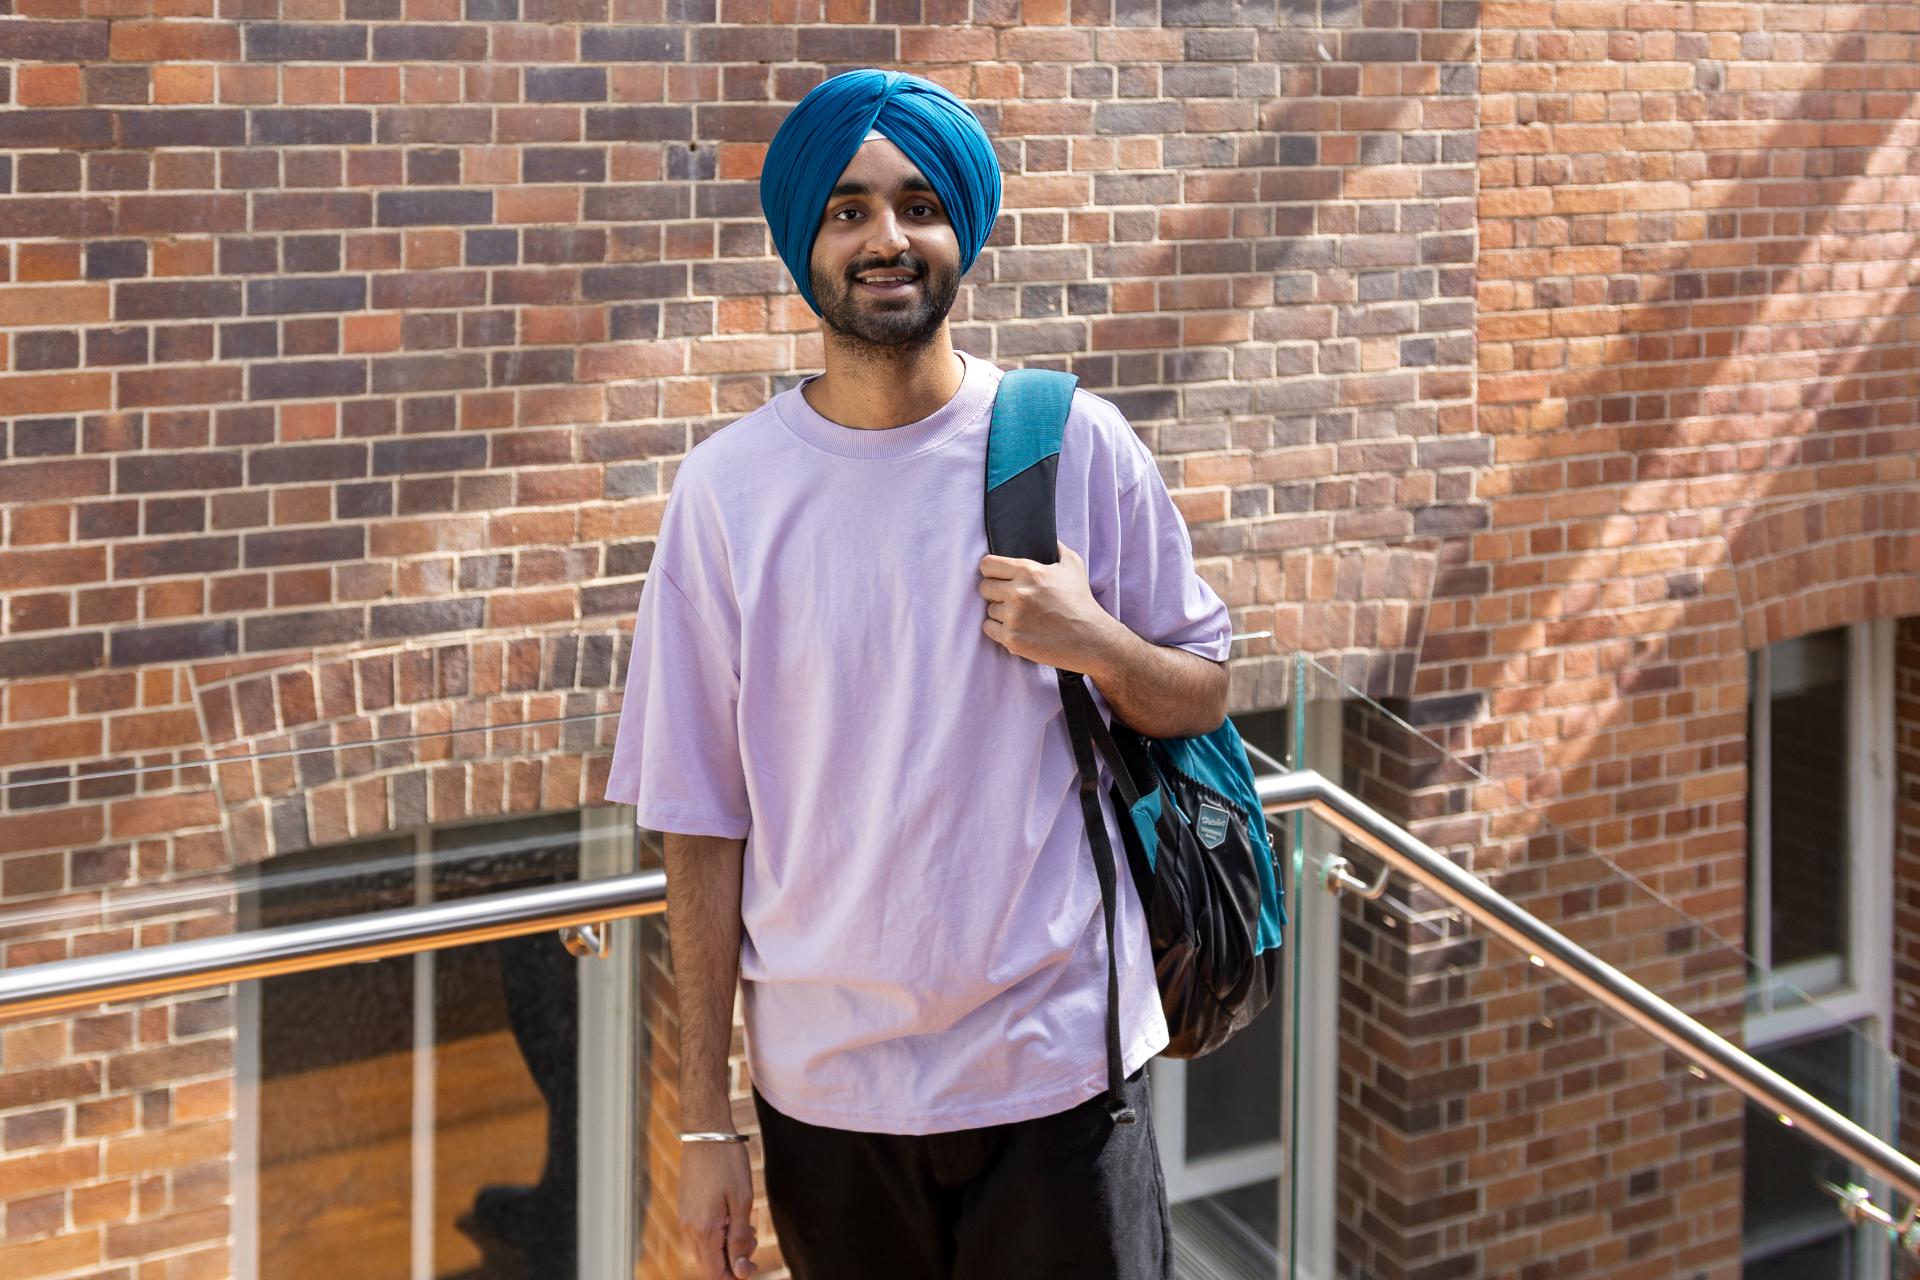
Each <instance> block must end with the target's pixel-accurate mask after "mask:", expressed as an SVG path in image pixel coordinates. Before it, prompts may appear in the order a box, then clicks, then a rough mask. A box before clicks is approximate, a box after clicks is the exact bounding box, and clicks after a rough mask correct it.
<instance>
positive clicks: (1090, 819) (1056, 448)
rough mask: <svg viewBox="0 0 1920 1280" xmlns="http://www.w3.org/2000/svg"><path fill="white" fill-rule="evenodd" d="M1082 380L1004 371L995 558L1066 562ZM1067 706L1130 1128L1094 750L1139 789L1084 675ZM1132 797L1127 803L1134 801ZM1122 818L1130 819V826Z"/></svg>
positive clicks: (1113, 1069) (991, 522) (1111, 1057)
mask: <svg viewBox="0 0 1920 1280" xmlns="http://www.w3.org/2000/svg"><path fill="white" fill-rule="evenodd" d="M1079 381H1080V380H1079V379H1078V378H1077V377H1075V376H1074V375H1073V374H1070V373H1059V372H1056V371H1054V370H1051V369H1014V370H1010V371H1009V372H1007V373H1005V374H1002V375H1001V378H1000V387H999V390H998V391H997V392H996V393H995V395H994V401H993V421H992V424H991V426H989V428H988V430H987V511H986V516H987V549H988V550H989V551H991V552H992V553H993V554H994V555H997V556H1014V557H1017V558H1019V559H1022V560H1033V561H1037V562H1038V563H1040V564H1052V563H1053V562H1054V561H1056V560H1058V559H1059V558H1060V553H1059V547H1058V535H1057V533H1056V531H1055V526H1054V518H1053V504H1054V481H1055V479H1056V478H1057V476H1058V473H1059V464H1060V442H1061V440H1062V438H1063V437H1064V436H1065V434H1066V426H1067V415H1068V413H1069V412H1070V411H1071V409H1072V407H1073V391H1074V387H1075V385H1076V384H1077V383H1078V382H1079ZM1058 675H1059V681H1060V700H1061V703H1062V704H1063V705H1064V707H1065V708H1066V717H1067V732H1068V736H1069V737H1070V738H1071V739H1072V741H1073V758H1074V764H1075V766H1076V767H1077V768H1078V770H1079V773H1080V809H1081V813H1082V815H1083V816H1084V818H1085V820H1086V824H1087V840H1088V842H1089V844H1090V845H1091V846H1092V848H1093V865H1094V873H1095V875H1096V877H1097V878H1098V879H1099V881H1100V908H1101V914H1102V915H1103V916H1104V917H1105V921H1106V933H1107V1113H1108V1114H1109V1115H1110V1116H1112V1118H1113V1121H1114V1123H1115V1124H1132V1123H1134V1121H1135V1120H1137V1119H1138V1118H1139V1117H1138V1116H1137V1115H1136V1114H1135V1113H1134V1110H1133V1108H1132V1107H1129V1106H1128V1105H1127V1104H1126V1099H1125V1096H1124V1095H1123V1094H1122V1092H1121V1085H1122V1083H1123V1082H1124V1075H1123V1072H1122V1063H1121V1059H1120V968H1119V960H1118V958H1117V957H1116V956H1115V954H1114V946H1113V933H1114V917H1115V914H1116V913H1117V911H1118V909H1119V885H1118V878H1117V876H1116V873H1115V872H1114V866H1113V863H1114V857H1113V843H1112V841H1111V840H1109V839H1108V837H1107V822H1106V818H1105V817H1104V816H1102V814H1101V812H1100V790H1099V787H1100V783H1099V778H1100V769H1099V765H1098V764H1097V763H1096V762H1095V758H1094V752H1095V750H1096V743H1097V744H1098V748H1097V749H1100V750H1104V751H1106V752H1107V753H1108V760H1109V761H1110V764H1109V767H1110V768H1111V769H1112V770H1113V772H1114V778H1115V782H1116V785H1118V786H1120V787H1123V788H1131V786H1132V779H1131V778H1130V777H1129V776H1128V774H1127V771H1126V767H1125V764H1124V762H1123V761H1122V760H1121V758H1120V752H1119V748H1118V746H1117V745H1116V744H1115V743H1114V741H1113V737H1112V734H1111V732H1110V731H1109V730H1108V728H1107V725H1106V722H1105V721H1104V720H1103V719H1102V718H1101V716H1100V710H1099V708H1098V707H1096V706H1095V705H1094V702H1093V695H1092V694H1091V693H1090V692H1089V691H1088V689H1087V685H1086V677H1085V676H1084V675H1082V674H1081V673H1080V672H1077V671H1062V672H1059V673H1058ZM1132 798H1133V797H1132V796H1131V795H1129V796H1128V803H1129V804H1131V801H1132ZM1123 820H1124V819H1123Z"/></svg>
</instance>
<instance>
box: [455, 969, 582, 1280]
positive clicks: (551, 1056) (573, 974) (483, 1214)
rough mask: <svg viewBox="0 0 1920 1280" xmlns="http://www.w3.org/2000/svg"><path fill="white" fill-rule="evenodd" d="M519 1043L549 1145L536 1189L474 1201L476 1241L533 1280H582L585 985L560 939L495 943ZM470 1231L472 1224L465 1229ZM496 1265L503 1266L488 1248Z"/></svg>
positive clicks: (496, 1191) (505, 1189)
mask: <svg viewBox="0 0 1920 1280" xmlns="http://www.w3.org/2000/svg"><path fill="white" fill-rule="evenodd" d="M492 945H493V948H494V952H495V954H496V955H498V956H499V959H500V983H501V987H502V988H503V991H504V994H505V997H506V1006H507V1021H508V1023H509V1025H510V1026H511V1027H512V1029H513V1040H514V1044H515V1045H517V1046H518V1047H519V1050H520V1053H521V1055H522V1056H523V1057H524V1058H525V1059H526V1064H527V1073H528V1074H529V1075H531V1076H532V1077H533V1083H534V1086H535V1087H536V1088H538V1089H539V1090H540V1096H541V1098H542V1099H543V1100H545V1102H546V1104H547V1147H546V1157H545V1161H544V1163H543V1165H542V1167H541V1170H540V1178H539V1180H538V1181H537V1182H535V1183H534V1184H533V1185H532V1186H490V1187H485V1188H482V1189H481V1191H480V1194H479V1195H478V1196H476V1197H475V1198H474V1203H473V1210H472V1217H471V1222H472V1225H473V1230H472V1231H471V1232H470V1234H472V1235H474V1236H475V1237H476V1238H477V1239H478V1240H479V1241H480V1243H481V1244H482V1245H483V1247H484V1246H486V1245H487V1244H488V1243H490V1242H489V1239H488V1238H489V1237H491V1240H493V1241H498V1242H500V1243H502V1244H505V1245H507V1246H509V1247H511V1248H512V1249H513V1250H515V1251H516V1252H518V1253H519V1254H520V1255H521V1260H522V1267H523V1269H522V1270H520V1271H518V1272H517V1273H515V1274H518V1275H520V1276H524V1277H525V1280H574V1267H575V1258H576V1257H577V1256H578V1249H577V1247H576V1245H577V1235H578V1219H579V1207H578V1206H579V1169H580V1143H579V1135H580V1087H579V1086H580V1078H579V1077H580V1063H579V1057H580V1054H579V1043H580V987H579V974H578V969H577V967H576V966H577V965H578V964H579V963H580V962H579V961H577V960H575V959H574V958H573V957H572V956H571V955H570V954H568V952H567V949H566V947H565V946H564V945H562V943H561V942H560V940H559V938H558V936H557V935H555V934H552V933H541V934H533V935H530V936H527V937H520V938H503V939H501V940H499V941H497V942H495V943H493V944H492ZM462 1225H465V1224H462ZM488 1254H489V1261H495V1260H496V1258H495V1255H494V1251H493V1250H492V1249H488Z"/></svg>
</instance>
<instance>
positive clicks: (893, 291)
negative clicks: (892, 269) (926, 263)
mask: <svg viewBox="0 0 1920 1280" xmlns="http://www.w3.org/2000/svg"><path fill="white" fill-rule="evenodd" d="M854 283H855V284H857V285H859V286H860V287H861V288H862V289H865V290H866V291H867V292H868V293H871V294H875V295H877V296H879V297H882V298H890V297H899V296H900V295H901V294H904V293H906V292H907V291H908V290H910V289H912V288H913V286H914V285H915V284H916V283H918V282H917V281H916V280H895V281H889V282H887V283H885V284H868V283H867V282H866V281H864V280H855V281H854Z"/></svg>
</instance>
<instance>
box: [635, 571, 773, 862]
mask: <svg viewBox="0 0 1920 1280" xmlns="http://www.w3.org/2000/svg"><path fill="white" fill-rule="evenodd" d="M739 698H740V678H739V675H738V673H737V671H736V670H735V661H734V657H733V655H732V654H731V653H730V652H729V651H728V648H727V646H726V644H725V643H724V642H723V641H722V640H721V639H720V636H719V633H718V632H716V631H715V629H714V628H713V627H711V626H709V625H708V623H707V622H706V621H705V620H704V619H703V618H702V616H701V614H700V612H699V610H698V609H697V608H696V607H695V605H694V603H693V601H692V600H691V599H689V598H688V596H687V593H686V592H684V591H683V590H681V588H680V587H679V585H678V584H676V583H675V582H674V580H673V579H672V578H671V577H669V576H668V574H667V571H666V569H665V568H664V567H663V566H662V565H660V564H658V563H656V564H655V565H654V567H653V569H652V570H651V571H650V572H649V573H648V574H647V580H646V583H645V585H644V586H643V587H642V588H641V591H640V612H639V617H638V620H637V621H636V622H635V624H634V629H633V658H632V661H631V663H630V664H629V665H628V667H627V689H626V701H625V702H624V703H623V704H622V706H621V708H620V730H619V734H618V737H617V738H616V739H615V742H614V748H613V762H612V765H611V767H610V769H609V772H608V777H607V799H609V800H613V801H618V802H621V803H625V804H631V805H633V806H634V809H635V820H636V821H637V822H638V823H639V825H640V826H643V827H646V828H649V829H651V830H655V831H672V832H676V833H679V834H681V835H693V836H723V837H726V838H728V839H734V840H738V839H741V838H743V837H745V835H746V834H747V828H748V827H749V825H750V821H749V818H750V811H749V807H748V802H747V785H746V774H745V770H744V769H743V767H742V765H741V762H740V738H739V721H738V717H737V707H738V704H739Z"/></svg>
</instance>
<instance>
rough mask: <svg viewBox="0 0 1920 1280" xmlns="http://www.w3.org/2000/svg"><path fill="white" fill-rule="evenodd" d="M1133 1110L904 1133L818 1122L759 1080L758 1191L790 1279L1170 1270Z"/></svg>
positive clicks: (1154, 1176) (1156, 1188) (1162, 1188)
mask: <svg viewBox="0 0 1920 1280" xmlns="http://www.w3.org/2000/svg"><path fill="white" fill-rule="evenodd" d="M1125 1088H1126V1093H1127V1098H1128V1101H1130V1102H1131V1103H1132V1104H1133V1106H1134V1108H1135V1110H1136V1111H1137V1112H1138V1113H1139V1116H1140V1119H1139V1122H1138V1123H1136V1124H1130V1125H1116V1124H1114V1123H1113V1121H1112V1120H1111V1119H1110V1118H1108V1115H1107V1106H1108V1098H1107V1095H1106V1093H1105V1092H1104V1091H1103V1092H1102V1093H1101V1094H1100V1095H1099V1096H1098V1097H1095V1098H1092V1099H1089V1100H1088V1101H1087V1102H1084V1103H1082V1104H1081V1105H1079V1106H1077V1107H1074V1108H1073V1109H1071V1110H1069V1111H1062V1112H1059V1113H1058V1114H1056V1115H1050V1116H1043V1117H1041V1118H1039V1119H1037V1120H1025V1121H1021V1122H1019V1123H1017V1124H1004V1125H994V1126H992V1127H990V1128H985V1129H965V1130H961V1131H959V1132H956V1133H936V1134H928V1135H925V1136H912V1135H900V1134H887V1133H856V1132H850V1131H848V1130H845V1129H824V1128H820V1127H819V1126H816V1125H810V1124H803V1123H801V1122H800V1121H798V1120H795V1119H793V1118H792V1117H790V1116H784V1115H781V1114H780V1113H779V1112H778V1111H775V1110H774V1109H773V1108H772V1107H771V1106H769V1105H768V1104H767V1101H766V1099H764V1098H762V1097H761V1096H760V1094H759V1092H758V1091H757V1090H756V1091H755V1093H754V1097H753V1102H754V1107H755V1109H756V1110H757V1111H758V1112H759V1115H760V1134H761V1143H762V1145H763V1148H764V1150H765V1152H766V1162H767V1199H768V1201H769V1202H770V1206H771V1208H772V1211H773V1225H774V1229H775V1230H776V1231H777V1232H779V1236H780V1252H781V1254H782V1255H783V1256H784V1257H785V1259H786V1262H787V1265H788V1266H789V1267H791V1268H792V1270H793V1276H794V1280H880V1278H881V1277H886V1278H887V1280H1168V1277H1170V1276H1171V1275H1172V1256H1173V1255H1172V1249H1171V1246H1170V1245H1169V1243H1168V1238H1167V1236H1168V1219H1167V1186H1166V1180H1165V1178H1164V1177H1163V1175H1162V1173H1161V1170H1160V1154H1159V1152H1158V1151H1157V1150H1156V1149H1155V1146H1154V1140H1153V1120H1152V1116H1151V1114H1150V1112H1149V1109H1148V1106H1147V1092H1148V1090H1147V1080H1146V1073H1145V1071H1144V1070H1143V1071H1137V1072H1135V1073H1134V1075H1133V1076H1132V1078H1131V1079H1129V1080H1128V1081H1127V1082H1126V1086H1125Z"/></svg>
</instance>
